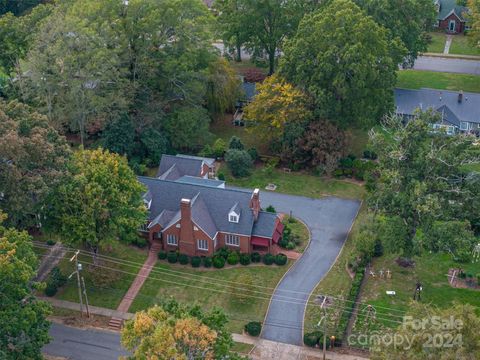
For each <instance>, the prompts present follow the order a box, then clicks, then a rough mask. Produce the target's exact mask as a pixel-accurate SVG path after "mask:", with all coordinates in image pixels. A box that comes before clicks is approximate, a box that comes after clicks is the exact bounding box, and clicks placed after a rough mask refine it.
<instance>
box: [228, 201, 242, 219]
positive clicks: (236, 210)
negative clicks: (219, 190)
mask: <svg viewBox="0 0 480 360" xmlns="http://www.w3.org/2000/svg"><path fill="white" fill-rule="evenodd" d="M228 221H229V222H231V223H238V222H239V221H240V207H239V206H238V203H235V205H233V206H232V208H231V209H230V211H229V212H228Z"/></svg>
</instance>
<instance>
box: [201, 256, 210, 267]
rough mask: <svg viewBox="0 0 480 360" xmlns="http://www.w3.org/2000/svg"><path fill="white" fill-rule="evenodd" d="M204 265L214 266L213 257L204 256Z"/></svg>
mask: <svg viewBox="0 0 480 360" xmlns="http://www.w3.org/2000/svg"><path fill="white" fill-rule="evenodd" d="M203 266H204V267H206V268H210V267H212V258H211V257H208V256H206V257H204V258H203Z"/></svg>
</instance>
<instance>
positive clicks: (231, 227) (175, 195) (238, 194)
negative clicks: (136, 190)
mask: <svg viewBox="0 0 480 360" xmlns="http://www.w3.org/2000/svg"><path fill="white" fill-rule="evenodd" d="M138 179H139V181H140V182H141V183H143V184H144V185H145V186H146V187H147V188H148V190H149V191H150V193H151V195H152V205H151V207H150V214H151V218H150V219H149V220H152V219H154V218H155V217H156V216H157V215H158V214H160V213H161V212H162V211H163V210H168V211H173V212H175V213H177V212H178V211H179V209H180V201H181V199H182V198H186V199H193V198H195V196H197V199H196V200H195V202H194V203H193V205H192V217H194V218H195V219H194V220H195V222H197V221H198V222H197V224H198V225H199V226H200V227H201V228H202V229H204V231H206V232H208V233H209V234H211V233H212V232H213V230H212V229H213V225H214V226H215V231H222V232H227V233H235V234H242V235H251V234H252V230H253V226H254V221H253V213H252V210H251V209H250V199H251V195H252V194H251V193H250V192H248V191H244V190H237V189H222V188H213V187H209V186H202V185H193V184H186V183H180V182H175V181H169V180H160V179H156V178H148V177H139V178H138ZM200 199H201V200H200ZM197 201H198V202H199V203H198V204H197ZM202 203H203V204H202ZM236 203H238V204H237V208H238V209H239V211H240V212H241V215H240V219H239V222H238V223H232V222H229V221H228V213H229V211H230V209H231V208H232V207H233V206H234V205H235V204H236ZM197 211H198V213H197ZM193 213H195V215H193ZM204 213H207V214H204ZM273 215H274V214H273ZM267 217H268V215H267ZM260 221H261V223H260V224H256V232H257V233H262V232H263V231H265V232H269V231H270V228H269V226H270V225H269V224H270V222H268V221H267V218H265V221H264V218H263V215H262V219H261V220H260ZM212 224H213V225H212ZM264 226H267V227H268V229H265V230H264V229H263V227H264ZM272 233H273V230H272Z"/></svg>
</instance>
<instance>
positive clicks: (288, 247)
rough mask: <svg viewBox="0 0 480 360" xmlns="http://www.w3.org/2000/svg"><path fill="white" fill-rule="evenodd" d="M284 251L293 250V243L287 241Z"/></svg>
mask: <svg viewBox="0 0 480 360" xmlns="http://www.w3.org/2000/svg"><path fill="white" fill-rule="evenodd" d="M285 249H287V250H293V249H295V243H294V242H293V241H289V242H288V243H287V246H285Z"/></svg>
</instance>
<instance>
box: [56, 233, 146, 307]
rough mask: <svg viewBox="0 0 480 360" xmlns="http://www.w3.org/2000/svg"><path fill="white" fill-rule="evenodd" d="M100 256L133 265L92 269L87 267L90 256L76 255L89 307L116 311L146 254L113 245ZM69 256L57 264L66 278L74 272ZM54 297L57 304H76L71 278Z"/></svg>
mask: <svg viewBox="0 0 480 360" xmlns="http://www.w3.org/2000/svg"><path fill="white" fill-rule="evenodd" d="M100 254H101V255H107V256H111V257H114V258H117V259H121V260H128V261H131V262H133V264H131V265H125V264H118V263H115V262H110V261H106V260H101V261H100V262H99V267H98V268H95V267H93V266H92V265H91V263H92V262H93V260H92V257H91V256H86V255H80V257H79V262H80V263H82V264H83V271H82V272H81V274H82V275H83V276H84V278H85V285H86V287H87V295H88V301H89V303H90V304H91V305H95V306H100V307H106V308H109V309H116V308H117V306H118V305H119V304H120V301H121V300H122V298H123V296H124V295H125V293H126V292H127V290H128V288H129V287H130V284H131V283H132V281H133V279H135V276H136V274H137V272H138V270H139V269H140V267H141V266H142V265H143V263H144V261H145V259H146V257H147V250H141V249H138V248H136V247H133V246H127V245H124V244H121V243H116V244H115V245H113V246H112V249H111V250H110V251H107V250H103V251H101V252H100ZM71 255H72V254H71V253H70V252H69V253H67V255H66V256H65V258H64V259H63V260H62V261H61V262H60V263H59V267H60V269H61V270H62V272H63V273H64V274H66V275H70V274H71V273H72V272H73V271H74V266H73V264H72V263H71V262H70V261H69V258H70V256H71ZM109 268H110V269H109ZM112 269H113V270H112ZM122 272H124V273H122ZM55 297H56V298H58V299H61V300H68V301H74V302H78V301H79V299H78V290H77V282H76V278H75V276H73V277H72V278H71V279H70V280H68V282H67V284H66V285H65V286H64V287H63V288H61V289H59V291H58V293H57V295H56V296H55Z"/></svg>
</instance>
